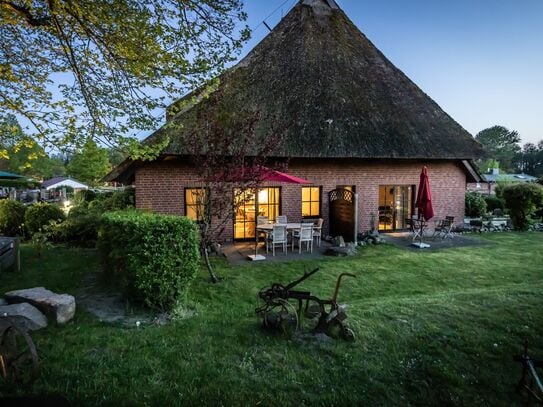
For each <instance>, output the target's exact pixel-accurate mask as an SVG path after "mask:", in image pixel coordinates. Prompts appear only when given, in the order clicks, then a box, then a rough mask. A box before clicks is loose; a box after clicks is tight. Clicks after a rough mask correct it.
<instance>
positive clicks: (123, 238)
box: [99, 211, 199, 309]
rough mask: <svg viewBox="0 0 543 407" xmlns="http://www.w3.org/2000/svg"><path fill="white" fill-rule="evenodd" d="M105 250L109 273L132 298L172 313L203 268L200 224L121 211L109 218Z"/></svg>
mask: <svg viewBox="0 0 543 407" xmlns="http://www.w3.org/2000/svg"><path fill="white" fill-rule="evenodd" d="M99 248H100V252H101V256H102V261H103V265H104V271H105V272H106V273H107V274H108V275H109V276H112V277H113V278H114V279H115V281H117V282H118V283H119V284H120V287H121V289H122V291H123V292H124V293H125V295H127V296H129V298H132V299H135V300H140V301H143V302H144V303H145V304H146V305H148V306H149V307H152V308H158V309H171V308H172V307H173V306H175V305H176V303H177V302H178V301H179V300H181V299H182V298H183V296H184V295H185V294H186V292H187V290H188V288H189V285H190V283H191V282H192V280H193V279H194V278H195V277H196V274H197V272H198V267H199V252H198V233H197V228H196V224H195V223H194V222H193V221H191V220H190V219H188V218H185V217H179V216H166V215H155V214H149V213H141V212H136V211H119V212H112V213H107V214H105V215H104V216H103V220H102V225H101V228H100V233H99Z"/></svg>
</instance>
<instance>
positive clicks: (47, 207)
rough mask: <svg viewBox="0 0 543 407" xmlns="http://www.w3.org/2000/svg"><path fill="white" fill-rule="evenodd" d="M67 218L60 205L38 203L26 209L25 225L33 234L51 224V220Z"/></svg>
mask: <svg viewBox="0 0 543 407" xmlns="http://www.w3.org/2000/svg"><path fill="white" fill-rule="evenodd" d="M65 218H66V216H65V215H64V212H62V209H60V208H59V207H58V205H53V204H48V203H37V204H34V205H32V206H30V207H28V209H27V210H26V213H25V226H26V229H27V230H28V232H29V233H30V235H33V234H34V233H36V232H38V231H39V230H40V229H41V228H43V227H44V226H46V225H49V223H50V222H51V221H61V220H64V219H65Z"/></svg>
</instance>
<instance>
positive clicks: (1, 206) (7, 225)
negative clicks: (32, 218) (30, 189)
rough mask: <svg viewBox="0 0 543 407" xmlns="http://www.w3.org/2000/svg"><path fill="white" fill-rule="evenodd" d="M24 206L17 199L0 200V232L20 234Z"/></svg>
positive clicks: (9, 234)
mask: <svg viewBox="0 0 543 407" xmlns="http://www.w3.org/2000/svg"><path fill="white" fill-rule="evenodd" d="M25 210H26V207H25V206H24V205H23V204H22V203H20V202H17V201H12V200H9V199H4V200H2V201H0V234H2V235H5V236H16V235H20V234H22V233H21V232H22V225H23V223H24V219H25Z"/></svg>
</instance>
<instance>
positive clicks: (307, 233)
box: [292, 223, 313, 253]
mask: <svg viewBox="0 0 543 407" xmlns="http://www.w3.org/2000/svg"><path fill="white" fill-rule="evenodd" d="M296 240H297V241H298V253H302V243H303V242H306V247H307V250H310V253H313V225H311V224H309V223H306V224H304V223H302V224H301V225H300V230H298V231H295V233H293V235H292V251H294V242H295V241H296Z"/></svg>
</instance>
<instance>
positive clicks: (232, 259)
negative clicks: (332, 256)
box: [223, 240, 332, 266]
mask: <svg viewBox="0 0 543 407" xmlns="http://www.w3.org/2000/svg"><path fill="white" fill-rule="evenodd" d="M331 246H332V245H331V244H330V243H328V242H325V241H324V240H323V241H322V242H321V246H320V247H318V246H317V245H316V244H313V253H309V252H308V251H307V250H304V249H305V244H304V245H303V246H302V253H301V254H300V253H298V246H295V248H294V252H293V251H292V250H291V249H292V246H291V245H290V244H289V245H288V249H287V254H286V255H285V253H284V252H283V249H282V248H281V247H276V248H275V256H272V252H271V250H270V252H269V253H266V246H265V245H264V244H263V243H262V242H261V243H260V244H259V245H258V254H262V255H264V256H266V259H265V260H258V261H252V260H249V257H248V256H249V255H251V254H255V243H254V242H238V243H234V244H229V245H225V246H224V247H223V254H224V255H225V256H226V259H227V260H228V263H229V264H230V265H233V266H235V265H240V264H251V263H255V264H262V263H264V262H284V261H294V260H309V259H311V260H314V259H318V258H322V257H324V253H325V252H326V249H327V248H329V247H331Z"/></svg>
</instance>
